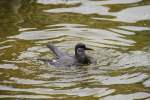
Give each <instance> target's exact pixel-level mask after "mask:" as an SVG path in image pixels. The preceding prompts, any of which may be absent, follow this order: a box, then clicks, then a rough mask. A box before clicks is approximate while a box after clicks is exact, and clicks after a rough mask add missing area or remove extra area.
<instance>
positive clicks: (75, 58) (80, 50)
mask: <svg viewBox="0 0 150 100" xmlns="http://www.w3.org/2000/svg"><path fill="white" fill-rule="evenodd" d="M47 47H48V48H49V49H50V51H52V53H53V54H54V56H55V57H54V59H39V60H42V61H44V62H47V63H48V64H50V65H53V66H57V67H60V66H68V67H70V66H79V65H89V64H91V63H92V61H93V60H92V58H91V57H89V56H88V55H86V53H85V51H86V50H93V49H91V48H88V47H87V46H86V45H85V44H84V43H77V44H76V45H75V48H74V51H75V53H74V55H69V54H67V53H64V52H62V51H60V50H59V49H58V48H57V47H56V46H54V45H53V44H51V43H49V44H48V45H47Z"/></svg>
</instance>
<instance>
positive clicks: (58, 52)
mask: <svg viewBox="0 0 150 100" xmlns="http://www.w3.org/2000/svg"><path fill="white" fill-rule="evenodd" d="M47 47H48V48H49V49H50V50H51V51H52V52H53V53H54V54H55V56H56V58H61V57H63V56H66V54H65V53H63V52H61V51H60V50H59V49H58V48H57V47H56V46H54V45H52V44H48V45H47Z"/></svg>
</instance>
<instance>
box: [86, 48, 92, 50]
mask: <svg viewBox="0 0 150 100" xmlns="http://www.w3.org/2000/svg"><path fill="white" fill-rule="evenodd" d="M85 50H93V49H91V48H85Z"/></svg>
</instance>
